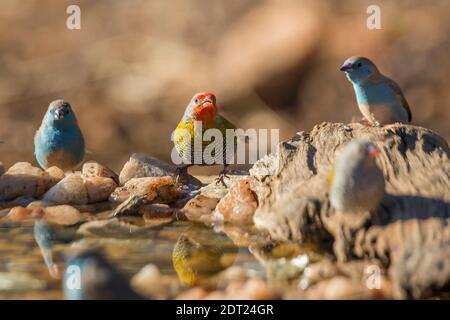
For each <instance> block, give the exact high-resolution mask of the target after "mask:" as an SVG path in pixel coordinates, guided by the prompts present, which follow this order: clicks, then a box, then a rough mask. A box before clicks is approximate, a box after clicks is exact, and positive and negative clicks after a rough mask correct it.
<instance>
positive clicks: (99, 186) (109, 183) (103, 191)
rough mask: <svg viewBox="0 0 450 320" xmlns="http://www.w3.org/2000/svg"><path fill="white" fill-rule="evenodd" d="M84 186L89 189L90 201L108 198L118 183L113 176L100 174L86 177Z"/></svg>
mask: <svg viewBox="0 0 450 320" xmlns="http://www.w3.org/2000/svg"><path fill="white" fill-rule="evenodd" d="M84 186H85V187H86V190H87V195H88V202H89V203H96V202H101V201H106V200H108V198H109V196H110V195H111V193H113V191H114V190H115V189H116V188H117V184H116V182H115V181H114V180H113V178H109V177H100V176H91V177H87V178H84Z"/></svg>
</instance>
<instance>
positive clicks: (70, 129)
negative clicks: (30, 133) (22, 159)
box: [34, 100, 85, 171]
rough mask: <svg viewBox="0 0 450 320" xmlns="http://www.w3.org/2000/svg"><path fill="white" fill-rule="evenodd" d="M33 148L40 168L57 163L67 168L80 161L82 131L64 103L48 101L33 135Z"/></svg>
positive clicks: (81, 157) (82, 157)
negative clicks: (48, 103) (40, 121)
mask: <svg viewBox="0 0 450 320" xmlns="http://www.w3.org/2000/svg"><path fill="white" fill-rule="evenodd" d="M34 150H35V156H36V160H37V162H38V163H39V165H40V166H41V167H42V168H44V169H46V168H49V167H52V166H57V167H59V168H60V169H62V170H64V171H69V170H72V169H73V168H75V167H76V166H77V165H79V164H80V163H81V162H82V161H83V159H84V155H85V145H84V138H83V134H82V133H81V130H80V128H79V126H78V122H77V119H76V116H75V114H74V112H73V111H72V108H71V107H70V104H69V103H68V102H66V101H63V100H56V101H53V102H52V103H50V105H49V107H48V110H47V112H46V114H45V116H44V119H43V120H42V124H41V126H40V128H39V129H38V131H37V132H36V135H35V137H34Z"/></svg>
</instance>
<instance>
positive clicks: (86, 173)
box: [81, 161, 119, 183]
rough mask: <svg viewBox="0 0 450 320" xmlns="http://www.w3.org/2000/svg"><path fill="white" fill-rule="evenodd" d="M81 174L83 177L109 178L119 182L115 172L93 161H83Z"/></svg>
mask: <svg viewBox="0 0 450 320" xmlns="http://www.w3.org/2000/svg"><path fill="white" fill-rule="evenodd" d="M81 175H82V176H83V178H92V177H101V178H111V179H112V180H114V181H115V182H116V183H119V176H118V175H117V173H115V172H114V171H112V170H111V169H109V168H108V167H105V166H103V165H101V164H100V163H98V162H95V161H89V162H85V163H84V164H83V168H82V169H81Z"/></svg>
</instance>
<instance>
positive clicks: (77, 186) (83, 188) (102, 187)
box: [42, 173, 117, 205]
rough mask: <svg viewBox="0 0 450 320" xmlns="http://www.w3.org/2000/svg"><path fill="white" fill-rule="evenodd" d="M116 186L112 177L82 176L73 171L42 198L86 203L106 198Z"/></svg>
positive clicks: (67, 202)
mask: <svg viewBox="0 0 450 320" xmlns="http://www.w3.org/2000/svg"><path fill="white" fill-rule="evenodd" d="M116 187H117V184H116V183H115V182H114V180H113V179H112V178H107V177H97V176H90V177H83V176H82V175H80V174H78V173H74V174H70V175H68V176H66V177H65V178H64V179H63V180H61V181H59V182H58V183H57V184H56V185H55V186H53V187H52V188H51V189H50V190H48V191H47V192H46V193H45V195H44V196H43V198H42V200H44V201H48V202H52V203H58V204H73V205H86V204H88V203H97V202H101V201H105V200H107V199H108V198H109V196H110V194H111V193H112V192H113V191H114V190H115V189H116Z"/></svg>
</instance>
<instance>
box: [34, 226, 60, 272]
mask: <svg viewBox="0 0 450 320" xmlns="http://www.w3.org/2000/svg"><path fill="white" fill-rule="evenodd" d="M33 234H34V239H35V240H36V243H37V244H38V246H39V248H40V249H41V254H42V257H43V258H44V262H45V265H46V266H47V269H48V272H49V273H50V276H51V277H52V278H55V279H58V278H60V276H61V275H60V272H59V268H58V265H57V264H56V263H55V262H54V261H53V255H52V236H53V232H52V229H51V227H50V225H49V224H48V223H47V222H45V221H44V220H36V221H35V222H34V228H33Z"/></svg>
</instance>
